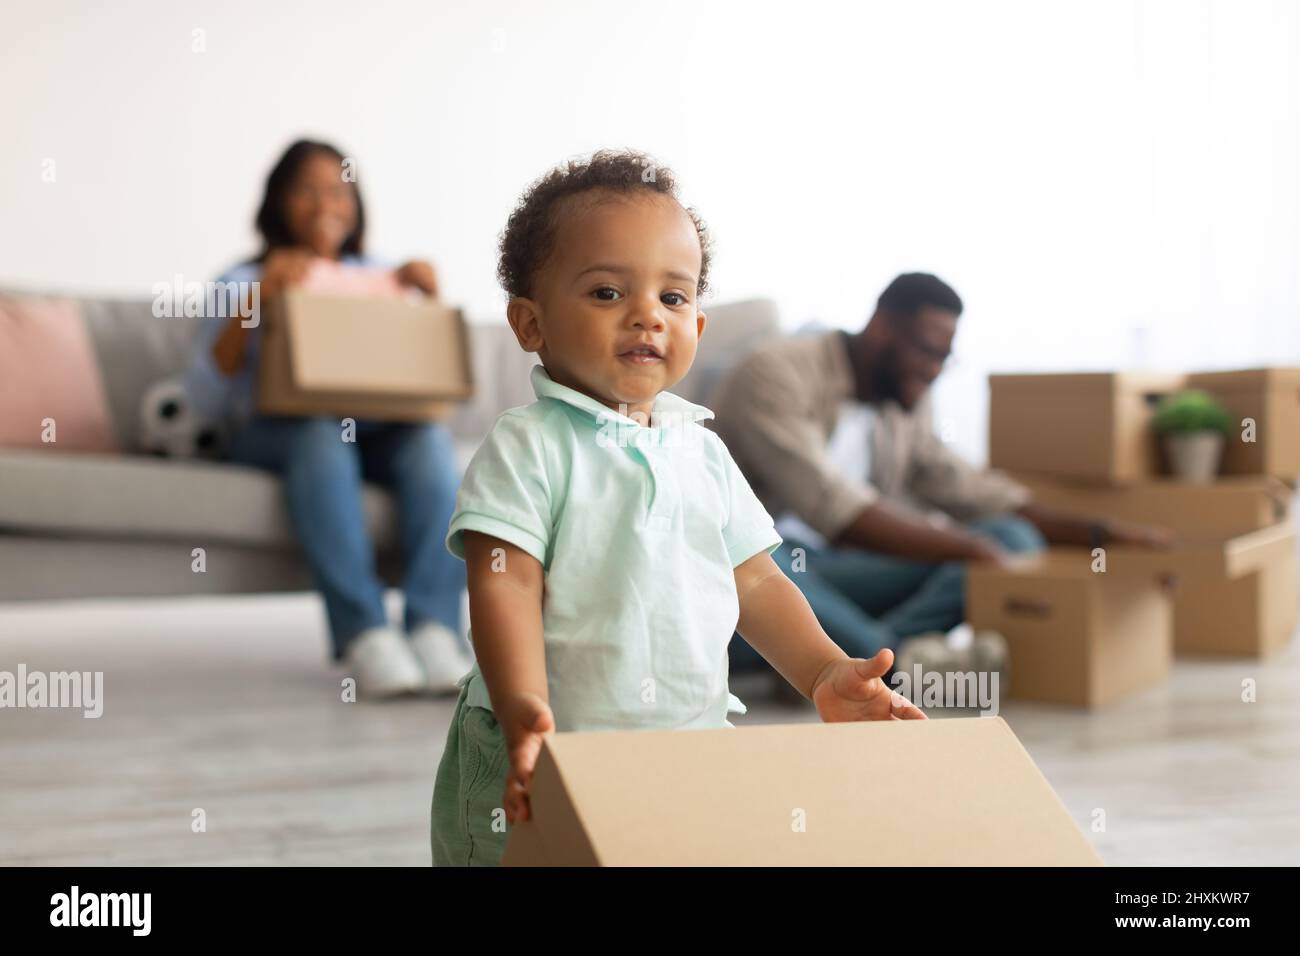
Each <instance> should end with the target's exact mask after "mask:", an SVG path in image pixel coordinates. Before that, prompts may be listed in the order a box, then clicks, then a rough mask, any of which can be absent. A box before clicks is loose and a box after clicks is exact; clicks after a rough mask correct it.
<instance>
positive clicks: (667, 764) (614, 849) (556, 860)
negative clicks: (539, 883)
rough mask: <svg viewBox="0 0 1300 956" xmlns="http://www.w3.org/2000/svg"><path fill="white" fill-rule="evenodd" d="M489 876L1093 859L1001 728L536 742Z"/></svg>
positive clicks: (786, 730)
mask: <svg viewBox="0 0 1300 956" xmlns="http://www.w3.org/2000/svg"><path fill="white" fill-rule="evenodd" d="M530 800H531V806H532V818H531V819H530V820H528V821H526V822H524V823H520V824H516V825H515V826H514V827H513V828H512V832H511V834H510V839H509V842H508V844H507V847H506V851H505V856H504V858H503V861H502V862H503V863H504V864H506V865H517V866H520V865H521V866H528V865H543V866H558V865H579V866H584V865H585V866H594V865H606V866H627V865H672V866H679V865H692V866H694V865H699V866H746V865H769V866H770V865H801V866H810V865H873V866H890V865H894V866H899V865H908V866H916V865H979V866H989V865H1006V866H1026V865H1027V866H1033V865H1074V866H1080V865H1082V866H1092V865H1098V864H1100V862H1101V861H1100V859H1099V857H1098V856H1097V854H1096V852H1095V851H1094V850H1093V849H1092V847H1091V845H1090V844H1089V843H1088V841H1087V839H1086V838H1085V837H1084V835H1083V833H1082V832H1081V831H1080V829H1079V828H1078V826H1076V825H1075V823H1074V821H1073V820H1072V819H1071V818H1070V815H1069V813H1068V812H1067V811H1066V809H1065V807H1064V806H1063V805H1062V803H1061V801H1060V799H1059V798H1058V797H1057V795H1056V793H1055V792H1054V791H1053V790H1052V788H1051V786H1050V785H1049V784H1048V783H1047V781H1046V779H1044V777H1043V775H1042V773H1040V772H1039V770H1038V768H1037V767H1036V766H1035V765H1034V762H1033V760H1032V759H1030V757H1029V755H1028V754H1027V753H1026V752H1025V749H1024V747H1022V746H1021V744H1020V741H1019V740H1017V739H1016V736H1015V734H1013V733H1012V731H1011V728H1010V727H1008V726H1007V724H1006V722H1005V721H1003V720H1002V719H1001V718H999V717H992V718H988V717H975V718H951V719H943V720H929V721H879V722H863V723H841V724H817V723H810V724H795V725H769V726H763V727H741V728H734V729H721V730H684V731H629V732H617V733H613V732H611V733H569V734H556V735H552V736H551V737H548V738H547V740H546V742H545V744H544V745H543V747H542V751H541V754H540V755H539V758H538V762H537V767H536V770H535V773H534V777H533V782H532V786H531V789H530Z"/></svg>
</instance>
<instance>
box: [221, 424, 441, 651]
mask: <svg viewBox="0 0 1300 956" xmlns="http://www.w3.org/2000/svg"><path fill="white" fill-rule="evenodd" d="M354 437H355V441H345V440H344V438H345V433H344V428H343V424H342V422H341V421H340V419H337V418H289V417H283V418H282V417H269V416H268V417H258V418H254V419H253V420H252V421H250V422H249V423H248V424H247V425H245V426H244V427H243V428H242V429H241V430H240V431H239V432H238V433H237V434H236V435H235V437H234V439H233V441H232V443H231V448H230V458H231V460H232V461H235V462H239V463H241V464H246V465H252V466H254V467H257V468H264V469H267V470H269V471H273V472H276V473H277V474H279V475H281V476H282V478H283V479H284V492H285V498H286V501H287V503H288V507H289V516H290V519H291V520H292V522H293V526H294V529H295V531H296V532H297V534H298V540H299V541H300V542H301V544H302V548H303V550H304V552H305V553H306V557H307V563H308V564H309V565H310V567H311V571H312V575H313V577H314V579H315V581H316V586H317V588H319V590H320V592H321V595H322V596H323V597H324V600H325V613H326V615H327V617H328V619H329V628H330V638H331V641H332V644H333V651H334V656H335V657H336V658H338V657H341V656H342V655H343V651H344V649H345V648H346V647H347V644H348V642H349V641H351V640H352V638H354V637H356V636H357V635H358V634H360V633H361V632H362V631H364V630H366V629H367V628H371V627H382V626H384V625H385V624H386V623H387V615H386V614H385V612H384V587H383V583H382V582H381V581H380V579H379V576H378V574H377V573H376V571H375V557H374V548H373V546H372V544H371V541H370V538H369V536H368V535H367V533H366V522H365V514H364V511H363V508H362V498H361V489H362V482H363V481H373V482H376V483H378V484H381V485H385V486H387V487H388V488H390V489H392V491H393V493H394V498H395V499H396V504H397V514H398V528H399V534H400V541H401V549H402V557H403V561H404V571H403V579H402V587H403V590H404V592H405V598H406V602H405V603H406V606H405V614H404V616H405V625H406V628H407V629H408V630H411V629H413V628H415V627H417V626H418V625H420V624H422V623H424V622H426V621H437V622H438V623H440V624H443V625H445V626H446V627H447V628H448V629H450V630H451V631H452V633H454V634H456V635H459V634H460V624H461V592H462V589H463V588H464V586H465V566H464V565H463V564H462V563H461V562H460V561H459V560H457V559H456V558H455V557H454V556H452V554H451V553H450V552H448V551H447V548H446V545H445V543H444V542H445V539H446V536H447V526H448V524H449V522H450V521H451V515H452V511H453V509H454V508H455V504H456V487H457V485H458V483H459V475H458V471H457V468H456V460H455V455H454V453H453V450H452V443H451V436H450V434H449V433H448V431H447V429H446V428H445V427H444V426H442V425H438V424H407V423H392V422H374V421H358V422H356V427H355V436H354Z"/></svg>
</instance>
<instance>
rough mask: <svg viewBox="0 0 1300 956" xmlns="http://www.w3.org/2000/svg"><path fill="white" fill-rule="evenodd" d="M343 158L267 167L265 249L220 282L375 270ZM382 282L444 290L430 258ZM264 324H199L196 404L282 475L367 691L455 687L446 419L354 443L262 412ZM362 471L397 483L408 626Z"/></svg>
mask: <svg viewBox="0 0 1300 956" xmlns="http://www.w3.org/2000/svg"><path fill="white" fill-rule="evenodd" d="M347 168H348V163H347V161H346V160H345V159H344V156H343V154H342V153H340V152H339V151H338V150H337V149H335V148H334V147H333V146H330V145H328V144H326V143H319V142H310V141H305V140H303V141H299V142H296V143H294V144H293V145H292V146H290V147H289V149H288V150H287V151H286V152H285V153H284V155H283V156H281V157H280V160H279V162H277V163H276V164H275V168H274V169H272V170H271V175H270V177H269V178H268V180H267V183H266V192H265V195H264V197H263V199H262V205H261V208H260V209H259V210H258V213H257V220H256V225H257V230H258V232H259V233H261V236H262V240H263V248H262V251H261V254H260V255H258V256H257V257H256V258H255V259H253V260H251V261H249V262H246V263H244V264H242V265H240V266H237V267H235V268H234V269H232V270H230V271H229V272H227V273H226V274H225V275H223V276H222V277H221V280H220V281H221V282H225V283H238V282H254V281H260V283H261V285H260V301H261V302H263V303H264V302H267V301H269V299H270V298H271V297H273V296H274V295H276V294H277V293H278V292H280V291H282V290H284V289H285V288H287V287H290V286H295V285H299V284H301V283H303V282H304V281H305V280H306V279H307V278H308V277H309V276H311V275H312V274H313V273H319V272H320V271H321V270H326V271H334V272H337V271H338V270H339V269H358V270H359V269H371V270H373V269H376V268H378V266H377V264H376V263H374V262H373V261H371V260H369V259H367V258H366V257H365V255H364V252H363V240H364V235H365V210H364V207H363V205H362V202H361V194H360V191H359V190H358V188H357V185H356V182H355V177H350V176H347V175H345V173H346V171H347ZM372 274H373V273H372ZM356 275H357V276H360V275H362V273H360V272H358V273H356ZM384 278H385V279H386V280H387V279H391V278H395V279H396V280H397V282H398V283H400V284H401V285H403V286H410V287H414V288H416V289H419V290H420V291H422V292H423V293H424V294H426V295H429V296H437V294H438V288H437V280H436V278H435V276H434V271H433V267H432V266H431V265H430V264H429V263H427V262H408V263H406V264H405V265H403V266H401V267H400V268H398V269H396V270H395V271H394V272H393V273H392V276H391V277H388V276H385V277H384ZM246 325H247V326H248V327H246ZM260 333H261V327H260V324H258V323H251V322H250V323H245V322H244V321H243V320H241V319H240V317H239V316H234V317H231V318H230V319H228V320H211V321H208V322H205V323H203V327H202V330H201V331H200V333H199V335H198V338H197V341H196V352H195V354H194V357H193V360H192V362H191V364H190V368H189V370H188V372H187V375H186V388H187V391H188V393H189V395H190V399H191V401H192V402H193V404H194V406H195V409H196V411H197V412H198V413H199V414H200V415H203V416H206V417H210V418H217V417H220V418H223V419H225V420H226V421H227V422H228V423H229V425H230V427H231V429H232V433H233V434H232V438H231V443H230V449H229V457H230V458H231V460H233V461H236V462H242V463H244V464H248V465H252V466H255V467H258V468H264V469H268V470H270V471H273V472H276V473H277V474H279V475H280V476H281V477H282V478H283V481H284V490H285V497H286V499H287V502H288V509H289V514H290V517H291V519H292V521H293V525H294V528H295V530H296V532H297V535H298V538H299V540H300V542H301V544H302V547H303V549H304V551H305V552H306V556H307V561H308V563H309V565H310V566H311V570H312V574H313V576H314V578H315V581H316V584H317V587H318V588H319V589H320V592H321V595H322V596H323V598H324V601H325V610H326V614H327V616H328V619H329V629H330V636H331V638H332V642H333V649H334V657H335V659H336V660H337V659H342V660H343V661H345V663H346V665H347V667H348V668H349V674H350V675H351V676H353V677H355V678H356V680H357V688H358V691H359V692H360V693H362V694H364V695H367V696H370V697H391V696H395V695H398V694H404V693H410V692H413V691H418V690H422V689H423V690H430V691H433V692H448V691H451V690H453V689H454V688H455V684H456V681H457V680H458V679H459V678H460V677H461V676H463V675H464V674H465V673H466V672H467V671H468V670H469V669H470V667H471V666H472V663H473V661H472V659H471V658H470V656H469V654H468V649H467V647H466V645H465V643H464V641H463V640H462V638H461V637H460V618H461V612H460V609H461V589H462V588H463V586H464V578H465V571H464V566H463V565H462V564H461V563H460V562H459V561H457V560H456V559H455V558H454V557H452V556H451V554H450V553H449V552H448V551H447V549H446V547H445V546H444V544H443V541H444V539H445V537H446V534H447V524H448V521H449V520H450V518H451V513H452V509H453V507H454V504H455V497H456V486H457V482H458V474H457V469H456V464H455V460H454V457H453V454H452V444H451V438H450V436H449V434H448V432H447V430H446V428H445V427H444V426H442V425H440V424H408V423H400V424H398V423H391V422H379V421H368V420H357V422H356V427H355V436H354V437H355V440H354V441H345V440H344V437H345V436H344V429H343V426H342V423H341V421H340V419H338V418H292V417H282V416H274V417H272V416H261V415H258V414H256V411H255V406H256V395H255V390H256V380H257V360H258V351H259V343H260ZM349 437H353V436H349ZM363 479H366V480H373V481H377V482H380V483H382V484H385V485H388V486H389V487H390V488H392V489H393V491H394V493H395V497H396V501H397V507H398V514H399V530H400V537H401V545H402V553H403V558H404V561H405V567H404V580H403V589H404V591H405V613H404V617H405V622H404V623H405V632H406V633H405V634H403V633H401V632H400V631H398V630H397V629H396V628H393V627H390V626H389V624H388V620H387V616H386V614H385V611H384V602H383V595H384V590H383V584H382V582H381V581H380V579H379V577H378V575H377V574H376V571H375V561H374V557H373V549H372V546H371V542H370V540H369V537H368V535H367V533H366V524H365V518H364V514H363V510H362V497H361V491H362V481H363Z"/></svg>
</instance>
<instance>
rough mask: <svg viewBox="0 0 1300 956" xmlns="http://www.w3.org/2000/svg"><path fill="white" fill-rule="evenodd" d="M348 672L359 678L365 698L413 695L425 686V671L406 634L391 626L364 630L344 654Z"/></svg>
mask: <svg viewBox="0 0 1300 956" xmlns="http://www.w3.org/2000/svg"><path fill="white" fill-rule="evenodd" d="M343 660H344V664H345V665H346V666H347V669H348V673H349V674H350V675H351V676H353V677H355V678H356V681H357V693H358V695H359V696H362V697H372V698H376V699H378V698H384V697H397V696H400V695H402V694H411V693H414V692H416V691H418V690H420V688H421V687H423V686H424V672H423V671H421V670H420V662H419V661H418V660H416V659H415V655H414V654H412V653H411V648H410V647H409V646H408V645H407V643H406V640H405V639H404V638H403V637H402V635H401V634H400V633H399V632H397V631H396V630H394V629H393V628H391V627H372V628H368V629H367V630H364V631H362V632H361V633H360V634H358V635H357V636H356V637H355V638H353V639H352V641H351V643H349V644H348V646H347V650H346V651H344V655H343Z"/></svg>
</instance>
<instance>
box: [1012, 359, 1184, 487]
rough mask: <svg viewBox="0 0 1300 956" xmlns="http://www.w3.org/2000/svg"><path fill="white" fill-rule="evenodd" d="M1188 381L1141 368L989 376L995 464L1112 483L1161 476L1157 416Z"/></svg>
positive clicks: (1178, 376) (1177, 376) (1015, 468)
mask: <svg viewBox="0 0 1300 956" xmlns="http://www.w3.org/2000/svg"><path fill="white" fill-rule="evenodd" d="M1183 381H1184V376H1182V375H1176V374H1158V373H1137V372H1082V373H1075V374H1066V375H1050V374H1044V375H990V376H989V389H990V394H989V464H990V465H991V466H992V467H994V468H1002V469H1007V470H1014V471H1030V472H1039V473H1043V474H1052V475H1064V476H1066V477H1075V478H1086V479H1093V480H1097V481H1104V482H1112V483H1123V482H1130V481H1136V480H1138V479H1140V478H1147V477H1153V476H1155V475H1158V474H1160V455H1159V448H1158V446H1157V443H1156V436H1155V433H1154V432H1153V431H1152V430H1151V415H1152V412H1153V411H1154V409H1155V406H1156V405H1157V404H1158V403H1159V401H1160V399H1161V398H1163V397H1164V396H1165V395H1168V394H1169V393H1170V392H1173V391H1176V390H1177V389H1179V388H1180V387H1182V385H1183Z"/></svg>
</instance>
